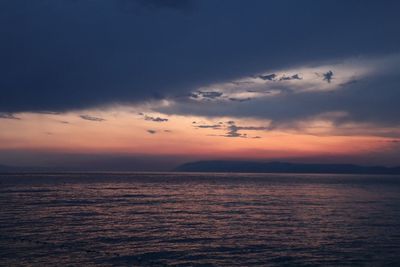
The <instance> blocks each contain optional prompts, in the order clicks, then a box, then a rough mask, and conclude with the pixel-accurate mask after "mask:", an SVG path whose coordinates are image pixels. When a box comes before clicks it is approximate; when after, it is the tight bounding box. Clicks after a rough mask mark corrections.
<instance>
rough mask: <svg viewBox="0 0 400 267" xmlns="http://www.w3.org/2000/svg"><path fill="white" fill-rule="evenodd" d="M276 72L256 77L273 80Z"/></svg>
mask: <svg viewBox="0 0 400 267" xmlns="http://www.w3.org/2000/svg"><path fill="white" fill-rule="evenodd" d="M276 76H277V75H276V74H275V73H272V74H267V75H260V76H258V78H260V79H263V80H268V81H274V80H275V78H276Z"/></svg>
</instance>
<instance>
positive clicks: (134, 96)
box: [0, 0, 400, 121]
mask: <svg viewBox="0 0 400 267" xmlns="http://www.w3.org/2000/svg"><path fill="white" fill-rule="evenodd" d="M399 8H400V2H398V1H385V2H384V3H382V2H379V1H355V0H350V1H335V3H334V4H332V3H331V2H326V1H307V0H306V1H274V2H272V1H256V0H255V1H235V0H229V1H228V0H220V1H214V0H204V1H173V0H166V1H155V0H152V1H139V0H137V1H128V0H116V1H108V0H98V1H89V0H81V1H72V0H59V1H49V0H37V1H31V0H4V1H1V2H0V31H1V34H2V41H1V42H0V57H1V59H2V60H1V62H0V72H1V79H0V112H3V113H2V114H11V113H14V112H21V111H58V112H62V111H66V110H74V109H80V108H90V107H96V106H99V105H108V104H114V103H122V104H128V103H138V102H142V101H147V100H151V99H161V98H164V97H171V96H175V95H182V94H185V95H187V94H189V93H190V92H191V91H194V90H196V88H197V87H198V86H203V85H208V84H210V83H214V82H223V81H229V80H231V79H235V78H237V77H244V76H251V75H255V73H260V72H262V71H265V70H269V69H270V70H274V69H279V68H285V67H289V66H302V65H304V64H309V63H312V62H319V61H329V60H339V59H342V58H347V57H353V56H359V55H363V56H379V55H385V54H390V53H398V52H399V47H400V32H399V27H398V25H399V24H400V18H399V16H398V10H399ZM260 78H261V79H264V80H272V79H277V78H278V77H275V76H271V75H269V76H268V75H266V76H263V77H260ZM287 78H290V79H300V78H301V76H288V77H287ZM323 78H324V79H325V81H326V82H334V80H333V79H332V75H330V74H329V73H325V74H324V77H323ZM333 78H334V77H333ZM362 84H363V83H361V82H360V83H357V84H352V85H351V86H352V89H351V90H349V92H346V93H344V92H338V93H334V94H332V96H330V97H328V98H326V95H323V94H322V93H317V94H311V93H309V94H298V95H294V96H292V97H290V98H283V97H282V98H276V100H275V101H270V102H268V104H257V103H256V102H254V101H232V103H233V105H242V106H241V107H242V108H240V109H232V111H231V110H230V111H229V113H232V114H229V115H238V116H247V115H249V116H252V115H255V116H259V117H272V118H275V119H279V118H282V119H284V118H291V119H293V118H297V117H299V116H307V115H310V114H311V115H312V114H316V113H319V112H321V111H327V110H345V111H346V110H348V111H351V112H352V114H353V115H352V116H353V117H354V118H355V119H357V118H360V119H363V118H367V117H369V118H372V119H375V120H378V121H382V120H387V121H391V120H395V119H394V117H395V116H394V115H399V114H398V107H397V104H396V106H395V105H394V99H395V100H396V103H397V101H398V99H399V90H398V85H399V81H398V79H394V78H393V77H388V79H381V80H379V82H378V81H375V80H374V81H371V82H369V85H368V87H366V88H367V89H364V88H362V86H361V85H362ZM364 85H365V84H364ZM203 97H214V95H207V94H204V92H203ZM326 99H329V101H328V100H326ZM349 102H350V103H349ZM382 107H384V108H382ZM196 108H197V107H196V106H193V107H191V109H192V110H188V111H187V112H188V113H202V114H209V115H213V114H223V113H225V112H227V111H228V110H225V111H223V110H222V109H221V107H218V108H216V107H211V108H209V109H208V108H207V110H202V111H201V112H199V111H193V109H196ZM199 108H202V107H201V106H199ZM182 109H183V108H182ZM377 110H379V112H376V111H377ZM3 117H5V116H3ZM6 117H7V116H6ZM8 118H12V117H11V116H8ZM84 119H85V118H84ZM86 119H90V118H86ZM396 121H397V120H396Z"/></svg>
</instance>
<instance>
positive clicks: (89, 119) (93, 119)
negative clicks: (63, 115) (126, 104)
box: [79, 115, 105, 122]
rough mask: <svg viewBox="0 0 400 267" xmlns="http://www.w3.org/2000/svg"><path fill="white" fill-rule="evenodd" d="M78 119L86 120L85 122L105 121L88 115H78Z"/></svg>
mask: <svg viewBox="0 0 400 267" xmlns="http://www.w3.org/2000/svg"><path fill="white" fill-rule="evenodd" d="M79 117H81V119H84V120H87V121H98V122H101V121H105V119H103V118H99V117H94V116H90V115H80V116H79Z"/></svg>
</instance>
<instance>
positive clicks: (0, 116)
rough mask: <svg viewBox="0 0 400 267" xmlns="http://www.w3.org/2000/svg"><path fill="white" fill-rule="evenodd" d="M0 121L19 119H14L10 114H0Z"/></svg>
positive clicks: (16, 118)
mask: <svg viewBox="0 0 400 267" xmlns="http://www.w3.org/2000/svg"><path fill="white" fill-rule="evenodd" d="M0 119H9V120H20V119H21V118H18V117H16V116H15V115H14V114H12V113H7V112H0Z"/></svg>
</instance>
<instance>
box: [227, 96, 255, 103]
mask: <svg viewBox="0 0 400 267" xmlns="http://www.w3.org/2000/svg"><path fill="white" fill-rule="evenodd" d="M228 99H229V100H230V101H236V102H244V101H250V100H252V98H251V97H247V98H235V97H230V98H228Z"/></svg>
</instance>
